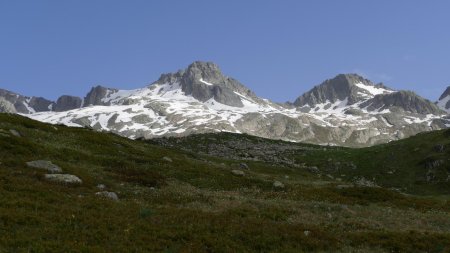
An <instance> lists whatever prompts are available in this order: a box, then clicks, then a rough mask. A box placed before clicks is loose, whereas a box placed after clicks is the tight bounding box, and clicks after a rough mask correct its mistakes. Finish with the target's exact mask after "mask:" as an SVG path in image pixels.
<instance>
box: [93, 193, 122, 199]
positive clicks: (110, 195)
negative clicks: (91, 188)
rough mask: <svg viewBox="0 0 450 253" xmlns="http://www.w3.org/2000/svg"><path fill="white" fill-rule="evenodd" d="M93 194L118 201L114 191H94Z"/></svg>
mask: <svg viewBox="0 0 450 253" xmlns="http://www.w3.org/2000/svg"><path fill="white" fill-rule="evenodd" d="M95 195H97V196H100V197H104V198H108V199H111V200H114V201H119V197H118V196H117V193H115V192H108V191H102V192H96V193H95Z"/></svg>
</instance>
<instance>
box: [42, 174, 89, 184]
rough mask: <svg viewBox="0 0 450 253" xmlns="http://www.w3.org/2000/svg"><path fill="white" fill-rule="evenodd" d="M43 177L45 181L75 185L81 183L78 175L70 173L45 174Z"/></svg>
mask: <svg viewBox="0 0 450 253" xmlns="http://www.w3.org/2000/svg"><path fill="white" fill-rule="evenodd" d="M44 178H45V179H46V180H47V181H50V182H54V183H61V184H73V185H77V184H82V183H83V181H82V180H81V179H80V178H79V177H77V176H75V175H70V174H45V176H44Z"/></svg>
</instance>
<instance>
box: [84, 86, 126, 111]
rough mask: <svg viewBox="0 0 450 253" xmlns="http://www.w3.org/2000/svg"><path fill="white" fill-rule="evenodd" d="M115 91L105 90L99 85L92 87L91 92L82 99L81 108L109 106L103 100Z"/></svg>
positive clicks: (115, 90)
mask: <svg viewBox="0 0 450 253" xmlns="http://www.w3.org/2000/svg"><path fill="white" fill-rule="evenodd" d="M117 91H118V90H117V89H111V88H106V87H103V86H100V85H97V86H95V87H92V89H91V91H89V93H88V94H87V95H86V97H84V100H83V106H89V105H109V103H108V102H105V101H104V99H105V98H106V97H108V96H109V95H111V94H112V93H115V92H117Z"/></svg>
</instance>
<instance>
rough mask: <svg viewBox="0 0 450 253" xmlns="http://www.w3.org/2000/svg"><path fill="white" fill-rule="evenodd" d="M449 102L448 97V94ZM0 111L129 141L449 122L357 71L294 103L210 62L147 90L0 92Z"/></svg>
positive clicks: (340, 140)
mask: <svg viewBox="0 0 450 253" xmlns="http://www.w3.org/2000/svg"><path fill="white" fill-rule="evenodd" d="M449 99H450V97H449ZM0 111H4V112H10V113H21V114H24V115H26V116H28V117H30V118H33V119H36V120H40V121H44V122H49V123H54V124H65V125H69V126H78V127H80V126H81V127H91V128H93V129H96V130H104V131H111V132H114V133H117V134H120V135H123V136H126V137H129V138H155V137H161V136H185V135H189V134H193V133H204V132H219V131H227V132H235V133H247V134H251V135H256V136H261V137H266V138H272V139H283V140H289V141H302V142H310V143H317V144H327V145H343V146H369V145H373V144H377V143H383V142H389V141H391V140H396V139H400V138H404V137H407V136H410V135H414V134H417V133H419V132H423V131H429V130H434V129H441V128H446V127H448V126H450V121H449V120H448V116H446V113H445V112H444V111H442V110H441V109H440V108H439V107H438V106H437V105H435V104H433V103H431V102H430V101H428V100H426V99H424V98H421V97H420V96H418V95H417V94H415V93H413V92H410V91H395V90H393V89H390V88H388V87H386V86H384V85H383V84H374V83H372V82H371V81H370V80H367V79H365V78H363V77H361V76H359V75H356V74H340V75H337V76H336V77H334V78H332V79H329V80H326V81H325V82H323V83H322V84H320V85H318V86H316V87H314V88H313V89H311V90H310V91H308V92H306V93H305V94H303V95H301V96H299V98H298V99H297V100H296V101H295V102H294V103H292V104H277V103H274V102H271V101H270V100H267V99H262V98H259V97H257V96H256V95H255V94H254V93H253V92H252V91H251V90H249V89H248V88H247V87H245V86H244V85H243V84H241V83H240V82H239V81H237V80H235V79H233V78H231V77H227V76H225V75H224V74H223V73H222V72H221V71H220V69H219V67H218V66H217V65H216V64H214V63H211V62H200V61H196V62H193V63H192V64H190V65H189V66H188V67H187V68H186V69H183V70H179V71H176V72H173V73H168V74H162V75H161V77H160V78H159V79H158V80H157V81H155V82H153V83H152V84H150V85H149V86H147V87H144V88H141V89H136V90H119V89H112V88H107V87H103V86H95V87H93V88H92V89H91V90H90V91H89V92H88V93H87V94H86V96H85V97H84V98H83V99H81V98H78V97H73V96H67V95H66V96H62V97H60V98H59V99H58V101H57V102H52V101H48V100H45V99H43V98H35V97H24V96H21V95H18V94H15V93H12V92H9V91H4V90H0Z"/></svg>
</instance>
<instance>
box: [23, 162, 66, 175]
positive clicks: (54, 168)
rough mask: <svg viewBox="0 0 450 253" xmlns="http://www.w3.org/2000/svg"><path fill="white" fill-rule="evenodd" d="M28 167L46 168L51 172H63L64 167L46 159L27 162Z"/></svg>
mask: <svg viewBox="0 0 450 253" xmlns="http://www.w3.org/2000/svg"><path fill="white" fill-rule="evenodd" d="M27 165H28V167H32V168H36V169H45V170H47V171H48V172H50V173H61V172H62V169H61V168H60V167H59V166H58V165H55V164H53V163H52V162H51V161H45V160H37V161H31V162H27Z"/></svg>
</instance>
